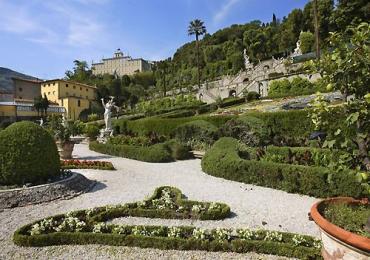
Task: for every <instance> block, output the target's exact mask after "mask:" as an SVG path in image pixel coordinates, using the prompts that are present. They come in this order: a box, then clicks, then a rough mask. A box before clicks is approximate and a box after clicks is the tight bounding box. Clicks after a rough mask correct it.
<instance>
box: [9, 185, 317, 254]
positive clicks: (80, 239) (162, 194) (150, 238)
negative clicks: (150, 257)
mask: <svg viewBox="0 0 370 260" xmlns="http://www.w3.org/2000/svg"><path fill="white" fill-rule="evenodd" d="M229 214H230V208H229V207H228V206H227V205H226V204H222V203H215V202H211V203H209V202H196V201H188V200H184V199H183V195H182V194H181V191H180V190H178V189H176V188H173V187H168V186H164V187H159V188H157V189H156V190H155V192H154V194H153V195H152V196H151V197H150V198H148V199H146V200H144V201H141V202H136V203H128V204H124V205H116V206H106V207H98V208H93V209H88V210H79V211H74V212H69V213H67V214H62V215H56V216H52V217H48V218H45V219H42V220H38V221H35V222H33V223H31V224H28V225H25V226H23V227H21V228H19V229H18V230H17V231H16V232H15V233H14V236H13V241H14V243H15V244H17V245H20V246H49V245H66V244H79V245H84V244H104V245H115V246H118V245H121V246H136V247H143V248H147V247H152V248H158V249H176V250H208V251H233V252H238V253H245V252H250V251H253V252H257V253H265V254H275V255H280V256H288V257H296V258H300V259H320V248H321V243H320V241H319V240H316V239H314V238H313V237H310V236H305V235H298V234H292V233H285V232H277V231H268V230H248V229H223V228H217V229H213V230H205V229H202V228H196V227H187V226H179V227H167V226H141V225H135V226H130V225H116V224H108V223H106V221H109V220H112V219H114V218H117V217H122V216H142V217H143V216H145V217H152V218H157V217H160V218H163V217H164V218H196V219H223V218H225V217H227V216H228V215H229Z"/></svg>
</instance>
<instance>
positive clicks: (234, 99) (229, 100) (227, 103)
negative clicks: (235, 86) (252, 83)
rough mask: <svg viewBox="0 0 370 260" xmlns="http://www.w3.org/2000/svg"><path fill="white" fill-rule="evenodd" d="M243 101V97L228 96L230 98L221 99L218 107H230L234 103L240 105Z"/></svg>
mask: <svg viewBox="0 0 370 260" xmlns="http://www.w3.org/2000/svg"><path fill="white" fill-rule="evenodd" d="M243 103H245V98H243V97H241V98H237V97H230V98H225V99H223V100H222V103H221V104H220V105H219V107H221V108H224V107H231V106H235V105H240V104H243Z"/></svg>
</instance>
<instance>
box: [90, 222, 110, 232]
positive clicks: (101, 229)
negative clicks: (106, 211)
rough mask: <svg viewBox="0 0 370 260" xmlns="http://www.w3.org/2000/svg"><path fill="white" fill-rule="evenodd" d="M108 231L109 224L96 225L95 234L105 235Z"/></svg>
mask: <svg viewBox="0 0 370 260" xmlns="http://www.w3.org/2000/svg"><path fill="white" fill-rule="evenodd" d="M105 230H107V224H105V223H103V222H100V223H97V224H95V225H94V228H93V233H103V232H104V231H105Z"/></svg>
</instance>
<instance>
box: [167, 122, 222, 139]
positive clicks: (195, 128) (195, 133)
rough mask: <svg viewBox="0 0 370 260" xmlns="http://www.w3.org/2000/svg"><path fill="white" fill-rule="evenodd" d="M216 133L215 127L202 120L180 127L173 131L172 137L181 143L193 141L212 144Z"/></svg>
mask: <svg viewBox="0 0 370 260" xmlns="http://www.w3.org/2000/svg"><path fill="white" fill-rule="evenodd" d="M217 131H218V129H217V127H216V126H214V125H213V124H211V123H209V122H207V121H204V120H196V121H191V122H188V123H185V124H183V125H180V126H179V127H177V128H176V129H175V130H174V132H173V135H174V137H175V138H176V139H178V140H180V141H181V142H187V141H189V140H194V139H195V140H198V141H201V142H206V143H213V142H214V141H215V140H216V138H217Z"/></svg>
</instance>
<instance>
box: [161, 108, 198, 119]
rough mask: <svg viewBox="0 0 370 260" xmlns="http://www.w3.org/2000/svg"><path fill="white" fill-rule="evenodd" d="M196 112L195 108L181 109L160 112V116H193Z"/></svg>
mask: <svg viewBox="0 0 370 260" xmlns="http://www.w3.org/2000/svg"><path fill="white" fill-rule="evenodd" d="M195 113H196V111H195V109H181V110H176V111H172V112H169V113H165V114H162V115H161V117H162V118H179V117H189V116H194V115H195Z"/></svg>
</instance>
